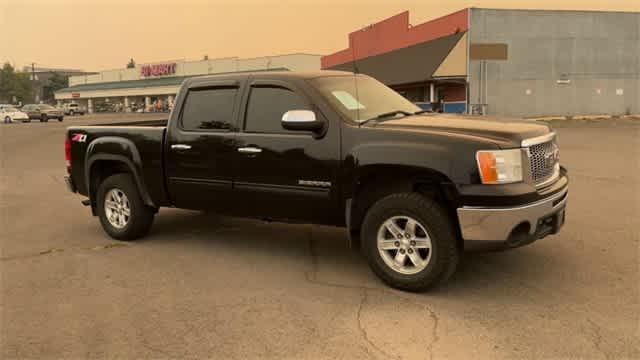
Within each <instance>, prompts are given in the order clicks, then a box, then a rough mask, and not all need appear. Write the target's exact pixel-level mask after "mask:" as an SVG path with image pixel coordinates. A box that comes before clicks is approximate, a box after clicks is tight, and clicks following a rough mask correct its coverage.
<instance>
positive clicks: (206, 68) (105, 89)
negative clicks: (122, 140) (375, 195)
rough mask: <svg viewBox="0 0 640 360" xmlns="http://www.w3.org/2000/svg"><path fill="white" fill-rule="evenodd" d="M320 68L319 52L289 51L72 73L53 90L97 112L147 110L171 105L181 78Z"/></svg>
mask: <svg viewBox="0 0 640 360" xmlns="http://www.w3.org/2000/svg"><path fill="white" fill-rule="evenodd" d="M319 69H320V55H312V54H288V55H276V56H269V57H259V58H250V59H240V58H237V57H231V58H220V59H203V60H198V61H185V60H179V61H178V60H176V61H164V62H157V63H150V64H140V65H137V66H136V67H134V68H127V69H115V70H106V71H101V72H99V73H97V74H92V75H82V76H72V77H70V78H69V87H68V88H66V89H62V90H59V91H57V92H56V94H55V98H56V100H57V101H58V104H59V105H62V103H71V102H73V103H77V104H80V106H82V107H84V108H86V109H87V111H88V112H89V113H92V112H96V111H140V110H144V111H149V110H150V109H153V108H154V106H153V104H158V103H161V104H163V106H164V108H167V107H170V106H171V105H172V104H173V101H174V98H175V95H176V93H177V92H178V89H179V88H180V85H181V84H182V81H183V80H184V79H186V78H188V77H192V76H198V75H207V74H224V73H234V72H248V71H273V70H297V71H313V70H319Z"/></svg>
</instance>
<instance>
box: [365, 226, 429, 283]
mask: <svg viewBox="0 0 640 360" xmlns="http://www.w3.org/2000/svg"><path fill="white" fill-rule="evenodd" d="M377 244H378V252H379V253H380V256H381V257H382V260H383V261H384V262H385V264H387V266H389V267H390V268H391V269H393V270H394V271H396V272H398V273H401V274H404V275H413V274H416V273H419V272H420V271H422V270H424V269H425V268H426V267H427V265H429V262H430V261H431V254H432V244H431V238H430V237H429V233H428V232H427V230H426V228H425V227H424V226H423V225H422V224H421V223H420V222H419V221H417V220H416V219H414V218H412V217H409V216H394V217H391V218H389V219H387V220H386V221H385V222H383V223H382V225H381V226H380V228H379V229H378V239H377Z"/></svg>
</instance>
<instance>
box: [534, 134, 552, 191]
mask: <svg viewBox="0 0 640 360" xmlns="http://www.w3.org/2000/svg"><path fill="white" fill-rule="evenodd" d="M558 161H559V158H558V146H557V145H556V144H555V143H554V141H553V140H551V141H547V142H543V143H540V144H535V145H531V146H529V163H530V164H531V177H532V179H533V181H534V182H535V183H536V184H541V183H544V182H545V181H548V180H550V179H551V178H552V177H554V176H555V175H557V174H556V173H557V171H559V163H558Z"/></svg>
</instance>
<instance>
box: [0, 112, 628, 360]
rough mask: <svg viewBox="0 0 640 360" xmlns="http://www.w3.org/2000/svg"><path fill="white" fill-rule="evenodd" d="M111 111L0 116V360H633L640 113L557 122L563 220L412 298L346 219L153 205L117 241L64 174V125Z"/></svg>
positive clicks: (475, 260) (467, 259) (99, 119)
mask: <svg viewBox="0 0 640 360" xmlns="http://www.w3.org/2000/svg"><path fill="white" fill-rule="evenodd" d="M122 116H123V115H99V116H85V117H74V118H69V117H67V118H65V121H64V122H63V123H58V122H57V121H50V122H48V123H39V122H33V123H30V124H9V125H4V124H0V214H1V218H0V235H1V249H0V250H1V254H0V257H1V258H0V270H1V276H2V277H1V279H2V281H1V293H0V294H1V304H0V307H1V314H2V315H1V328H0V336H1V338H0V344H1V348H2V354H1V355H0V357H2V358H5V359H14V358H87V357H91V358H105V357H118V358H181V359H182V358H225V359H226V358H241V359H244V358H289V359H291V358H295V359H300V358H306V359H321V358H326V359H337V358H345V359H354V358H380V359H387V358H390V359H404V358H406V359H428V358H466V359H471V358H476V359H489V358H510V359H512V358H588V359H599V358H605V359H612V358H640V341H639V338H640V330H639V328H640V322H639V316H640V304H639V292H638V289H639V283H640V277H639V261H638V260H639V256H640V253H639V241H640V230H639V229H640V120H630V119H618V120H600V121H582V120H572V121H568V120H567V121H560V122H557V123H555V124H554V126H556V128H557V130H558V132H559V134H560V135H559V136H560V147H561V159H562V162H563V163H564V164H565V165H566V166H567V167H568V168H569V171H570V178H571V188H570V192H569V194H570V195H569V205H568V212H567V223H566V225H565V227H564V229H563V231H562V232H561V233H560V234H559V235H556V236H552V237H548V238H546V239H544V240H541V241H539V242H537V243H535V244H533V245H530V246H527V247H524V248H521V249H517V250H513V251H509V252H503V253H473V254H465V256H464V259H463V263H462V265H461V266H460V268H459V271H458V272H457V273H456V274H455V275H454V277H453V278H452V279H451V280H450V282H449V283H448V284H447V285H446V286H443V287H441V288H439V289H438V290H436V291H433V292H430V293H425V294H409V293H403V292H399V291H395V290H391V289H389V288H387V287H386V286H384V285H383V284H382V283H381V282H380V281H378V280H377V278H375V276H374V275H373V273H372V272H371V271H370V270H369V268H368V266H367V265H366V264H365V262H364V260H363V259H362V257H361V256H360V255H359V254H358V253H357V252H354V251H351V250H349V249H347V247H346V242H345V236H346V234H345V232H344V231H343V230H341V229H334V228H329V227H318V226H310V225H287V224H277V223H263V222H260V221H254V220H246V219H236V218H225V217H217V216H212V215H203V214H201V213H198V212H189V211H182V210H176V209H162V210H161V211H160V213H159V215H158V216H157V217H156V221H155V224H154V227H153V229H152V231H151V233H150V235H149V236H147V237H146V238H144V239H143V240H141V241H138V242H134V243H121V242H116V241H112V240H111V239H110V238H108V237H107V236H106V235H105V233H104V232H103V231H102V229H101V228H100V225H99V223H98V221H97V219H96V218H93V217H91V216H90V211H89V209H88V208H86V207H84V206H82V205H81V204H80V200H81V198H80V197H78V196H77V195H73V194H71V193H69V192H67V190H66V188H65V186H64V183H63V179H62V177H63V175H64V173H65V169H64V148H63V134H64V130H65V127H66V126H69V125H71V124H86V123H91V122H95V123H105V122H109V121H112V120H115V119H118V120H119V119H121V118H122ZM158 116H159V117H165V116H167V115H166V114H161V115H153V114H151V115H147V116H146V117H147V118H156V117H158ZM128 117H131V118H139V117H140V115H128Z"/></svg>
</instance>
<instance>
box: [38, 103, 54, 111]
mask: <svg viewBox="0 0 640 360" xmlns="http://www.w3.org/2000/svg"><path fill="white" fill-rule="evenodd" d="M40 109H42V110H51V109H55V108H54V107H53V106H51V105H46V104H42V105H40Z"/></svg>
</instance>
